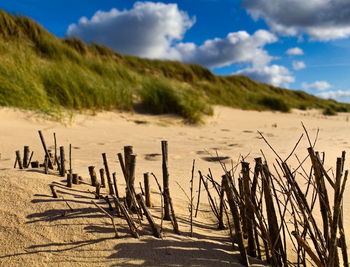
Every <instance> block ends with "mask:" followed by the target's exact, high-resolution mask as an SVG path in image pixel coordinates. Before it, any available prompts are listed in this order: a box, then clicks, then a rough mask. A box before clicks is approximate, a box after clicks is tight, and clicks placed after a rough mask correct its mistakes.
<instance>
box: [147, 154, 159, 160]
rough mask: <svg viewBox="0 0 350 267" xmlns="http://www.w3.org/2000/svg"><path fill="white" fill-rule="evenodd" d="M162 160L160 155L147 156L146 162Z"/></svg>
mask: <svg viewBox="0 0 350 267" xmlns="http://www.w3.org/2000/svg"><path fill="white" fill-rule="evenodd" d="M161 159H162V154H159V153H151V154H145V160H150V161H158V160H161Z"/></svg>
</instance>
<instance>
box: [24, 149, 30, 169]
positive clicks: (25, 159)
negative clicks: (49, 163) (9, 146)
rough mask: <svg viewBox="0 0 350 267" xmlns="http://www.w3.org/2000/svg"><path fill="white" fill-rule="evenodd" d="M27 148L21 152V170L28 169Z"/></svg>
mask: <svg viewBox="0 0 350 267" xmlns="http://www.w3.org/2000/svg"><path fill="white" fill-rule="evenodd" d="M29 153H30V152H29V146H25V147H24V150H23V168H25V169H26V168H28V165H29V164H28V160H29Z"/></svg>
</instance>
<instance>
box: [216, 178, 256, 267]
mask: <svg viewBox="0 0 350 267" xmlns="http://www.w3.org/2000/svg"><path fill="white" fill-rule="evenodd" d="M222 178H223V181H224V188H225V191H226V196H227V201H228V204H229V206H230V209H231V213H232V217H233V222H234V226H235V235H236V239H237V243H238V247H239V252H240V254H241V259H242V263H243V264H244V265H245V266H250V265H249V260H248V256H247V251H246V249H245V247H244V243H243V233H242V227H241V223H240V221H239V218H240V216H239V213H238V209H237V206H236V203H235V201H234V196H233V192H232V190H231V185H230V181H229V177H228V174H226V175H224V176H223V177H222Z"/></svg>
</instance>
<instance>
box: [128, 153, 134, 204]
mask: <svg viewBox="0 0 350 267" xmlns="http://www.w3.org/2000/svg"><path fill="white" fill-rule="evenodd" d="M127 157H128V165H127V167H128V169H127V173H128V183H127V189H128V190H127V193H126V204H127V206H128V208H129V209H132V208H136V207H133V198H134V197H135V196H133V194H134V190H135V187H134V183H135V166H136V155H135V154H130V155H128V156H127ZM135 204H136V203H135Z"/></svg>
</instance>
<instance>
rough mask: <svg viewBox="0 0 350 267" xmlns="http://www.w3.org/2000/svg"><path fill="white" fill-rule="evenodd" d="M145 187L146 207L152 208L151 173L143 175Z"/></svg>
mask: <svg viewBox="0 0 350 267" xmlns="http://www.w3.org/2000/svg"><path fill="white" fill-rule="evenodd" d="M143 180H144V186H145V197H146V206H147V207H148V208H150V207H152V201H151V188H150V186H149V173H148V172H146V173H144V174H143Z"/></svg>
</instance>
